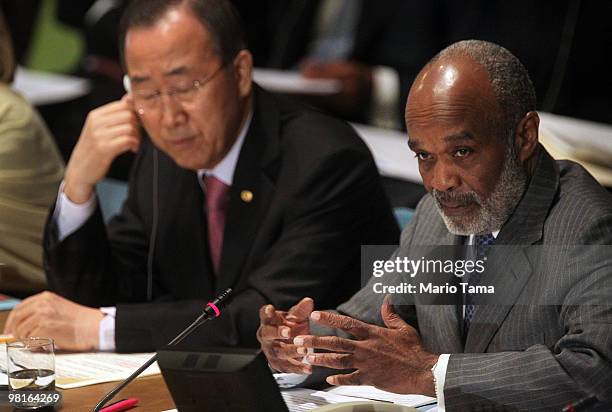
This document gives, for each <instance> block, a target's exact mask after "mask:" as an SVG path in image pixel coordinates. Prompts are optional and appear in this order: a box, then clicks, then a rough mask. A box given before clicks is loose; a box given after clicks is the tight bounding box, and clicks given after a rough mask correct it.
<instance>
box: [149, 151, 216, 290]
mask: <svg viewBox="0 0 612 412" xmlns="http://www.w3.org/2000/svg"><path fill="white" fill-rule="evenodd" d="M159 156H160V158H159V167H160V173H159V176H160V182H159V194H158V204H159V218H158V224H159V229H158V233H157V242H156V250H155V256H158V257H159V260H160V262H165V263H164V265H165V267H164V272H167V273H162V274H161V276H162V277H164V278H168V279H170V278H172V279H173V280H172V281H173V282H174V283H177V284H181V285H185V286H184V288H187V289H188V293H187V295H188V296H202V295H204V296H205V295H208V294H210V293H211V291H213V290H214V277H213V276H211V274H212V272H213V271H212V265H211V261H210V252H209V247H208V235H207V233H208V231H207V223H206V215H205V212H204V204H205V202H204V194H203V192H202V188H201V186H200V184H199V182H198V176H197V173H195V172H193V171H189V170H185V169H182V168H180V167H178V166H177V165H176V164H174V162H173V161H172V160H171V159H170V158H169V157H168V156H166V155H165V154H162V153H159ZM170 256H172V258H169V257H170ZM177 269H180V270H177ZM177 276H185V278H184V279H177V278H176V277H177Z"/></svg>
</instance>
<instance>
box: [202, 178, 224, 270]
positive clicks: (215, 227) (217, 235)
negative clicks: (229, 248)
mask: <svg viewBox="0 0 612 412" xmlns="http://www.w3.org/2000/svg"><path fill="white" fill-rule="evenodd" d="M204 187H205V188H206V212H207V213H206V216H207V218H208V246H209V248H210V258H211V260H212V264H213V269H214V271H215V275H218V274H219V265H220V263H221V251H222V250H223V231H224V229H225V215H226V212H227V205H228V201H229V189H230V187H229V186H228V185H226V184H225V183H223V182H222V181H220V180H219V179H217V178H216V177H214V176H204Z"/></svg>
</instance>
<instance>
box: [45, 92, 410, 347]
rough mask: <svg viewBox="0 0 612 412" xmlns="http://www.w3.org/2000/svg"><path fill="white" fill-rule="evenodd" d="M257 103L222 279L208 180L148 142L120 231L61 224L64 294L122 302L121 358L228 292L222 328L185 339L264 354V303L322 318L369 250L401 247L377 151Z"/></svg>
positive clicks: (50, 261)
mask: <svg viewBox="0 0 612 412" xmlns="http://www.w3.org/2000/svg"><path fill="white" fill-rule="evenodd" d="M254 97H255V98H254V113H253V119H252V122H251V125H250V127H249V130H248V132H247V135H246V138H245V140H244V144H243V147H242V150H241V152H240V155H239V159H238V163H237V165H236V170H235V174H234V181H233V185H232V187H231V191H230V204H229V208H228V212H227V213H228V214H227V217H226V222H227V223H226V227H225V234H224V243H223V251H222V258H221V264H220V274H219V275H218V277H215V276H214V275H213V273H212V269H211V262H210V257H209V252H208V250H209V249H208V244H207V242H208V241H207V229H206V216H205V212H204V204H205V199H204V194H203V191H202V190H201V187H200V185H199V182H198V177H197V174H196V173H195V172H193V171H188V170H185V169H182V168H180V167H178V166H177V165H176V164H175V163H174V162H173V161H172V160H171V159H170V158H169V157H167V156H166V155H164V154H163V153H161V152H157V151H156V150H155V149H154V148H153V146H152V145H151V144H149V143H147V144H143V147H142V149H141V150H140V152H139V154H138V156H137V159H136V161H135V164H134V168H133V171H132V175H131V180H130V189H129V195H128V199H127V201H126V203H125V205H124V207H123V210H122V212H121V213H120V215H119V216H118V217H116V218H115V219H114V220H113V221H112V222H110V223H109V225H108V227H105V226H104V223H103V221H102V218H101V214H100V210H99V208H98V210H97V211H96V213H95V214H94V215H93V216H92V217H91V218H90V219H89V220H88V221H87V222H86V224H85V225H84V226H83V227H81V228H80V229H79V230H78V231H76V232H75V233H73V234H72V235H70V236H68V237H67V238H66V239H65V240H64V241H62V242H58V238H57V226H56V223H55V222H54V219H52V218H50V219H49V223H48V226H47V230H46V236H45V261H46V265H47V266H46V269H47V277H48V281H49V285H50V287H51V289H52V290H54V291H56V292H57V293H59V294H61V295H62V296H65V297H67V298H69V299H72V300H74V301H76V302H78V303H81V304H85V305H88V306H93V307H100V306H108V305H117V317H116V335H115V341H116V348H117V350H118V351H121V352H125V351H146V350H153V349H155V348H159V347H161V346H163V345H165V344H166V343H167V342H168V341H170V340H171V339H172V338H173V337H174V336H175V335H176V334H177V333H178V332H179V331H180V330H182V329H183V328H184V327H186V326H187V325H188V324H189V323H190V322H191V321H192V320H193V319H194V318H195V317H196V316H197V315H198V314H199V313H200V312H201V310H202V308H203V307H204V304H205V303H206V302H207V301H208V300H209V299H210V298H211V297H213V296H214V295H215V294H218V293H219V292H220V291H223V290H224V289H226V288H228V287H232V288H233V289H234V295H233V299H232V301H231V303H230V304H229V306H228V307H227V308H226V309H225V311H224V313H222V315H221V317H220V318H219V319H217V320H215V321H214V322H213V323H210V324H208V325H206V327H203V328H201V329H200V330H199V331H197V332H196V333H194V335H193V336H192V337H191V338H189V339H188V340H186V341H185V342H186V343H187V344H190V345H199V346H204V345H215V346H219V345H240V346H256V345H257V344H256V338H255V332H256V329H257V327H258V325H259V317H258V311H259V308H260V307H261V306H262V305H264V304H267V303H272V304H274V305H275V306H276V307H278V308H281V309H288V308H289V307H290V306H292V305H294V304H295V303H296V302H297V301H298V300H299V299H300V298H302V297H304V296H312V297H313V298H314V299H315V301H317V302H318V304H320V307H334V306H335V305H337V304H338V303H340V302H341V301H342V300H343V299H345V298H347V297H349V296H350V295H351V294H352V293H354V292H355V291H356V290H357V289H358V288H359V280H360V276H359V262H360V259H359V255H360V245H362V244H389V243H392V242H397V240H398V238H399V230H398V227H397V224H396V222H395V220H394V217H393V215H392V213H391V209H390V206H389V203H388V201H387V199H386V196H385V193H384V192H383V188H382V186H381V183H380V178H379V175H378V172H377V170H376V167H375V165H374V162H373V160H372V157H371V154H370V152H369V151H368V149H367V147H366V146H365V144H363V142H362V141H361V140H360V139H359V138H358V136H357V135H356V134H355V132H354V131H353V130H352V129H351V128H350V126H348V125H346V124H344V123H342V122H339V121H337V120H335V119H332V118H330V117H326V116H324V115H322V114H319V113H317V112H315V111H312V110H310V109H305V108H303V107H302V106H298V105H296V104H294V103H290V102H287V101H284V100H281V99H280V98H278V97H276V96H274V95H271V94H269V93H267V92H265V91H263V90H262V89H260V88H257V87H256V88H255V96H254ZM143 143H145V142H143ZM156 152H157V156H158V158H159V173H158V174H159V179H158V182H156V181H155V179H154V178H153V162H154V155H155V153H156ZM154 185H157V186H158V196H157V202H158V211H159V217H158V219H157V224H158V227H157V233H156V237H155V238H156V241H155V248H154V249H155V250H154V254H153V301H152V302H146V300H147V298H146V296H147V256H148V249H149V239H150V237H151V232H152V228H153V226H154V210H153V206H152V205H153V204H154V202H155V200H154V194H153V186H154ZM244 190H249V191H251V192H252V193H253V195H254V196H253V199H252V201H251V202H245V201H243V200H242V199H241V192H242V191H244ZM52 215H53V212H51V215H50V216H52Z"/></svg>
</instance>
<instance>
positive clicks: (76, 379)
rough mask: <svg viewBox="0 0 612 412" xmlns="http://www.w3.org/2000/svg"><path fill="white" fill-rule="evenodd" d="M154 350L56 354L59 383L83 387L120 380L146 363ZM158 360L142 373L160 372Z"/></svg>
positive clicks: (56, 380)
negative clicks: (127, 352) (144, 351)
mask: <svg viewBox="0 0 612 412" xmlns="http://www.w3.org/2000/svg"><path fill="white" fill-rule="evenodd" d="M153 355H154V354H153V353H133V354H118V353H75V354H60V355H57V354H56V355H55V386H57V387H58V388H61V389H71V388H80V387H82V386H89V385H95V384H97V383H103V382H112V381H120V380H123V379H125V378H127V377H128V376H130V374H132V372H134V371H135V370H136V369H138V368H139V367H140V366H142V365H143V364H144V363H145V362H146V361H147V360H148V359H149V358H150V357H151V356H153ZM159 373H160V370H159V367H158V366H157V363H154V364H153V365H151V366H149V367H148V368H147V369H146V370H145V371H144V372H143V373H142V374H141V375H140V376H141V377H143V376H151V375H158V374H159Z"/></svg>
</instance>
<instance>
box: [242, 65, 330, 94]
mask: <svg viewBox="0 0 612 412" xmlns="http://www.w3.org/2000/svg"><path fill="white" fill-rule="evenodd" d="M253 80H254V81H255V82H256V83H257V84H259V85H260V86H261V87H263V88H264V89H266V90H269V91H271V92H278V93H291V94H296V93H299V94H310V95H313V94H316V95H330V94H334V93H338V92H339V91H340V88H341V84H340V81H338V80H335V79H308V78H306V77H304V76H303V75H302V74H301V73H300V72H298V71H293V70H274V69H262V68H256V69H254V70H253Z"/></svg>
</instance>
